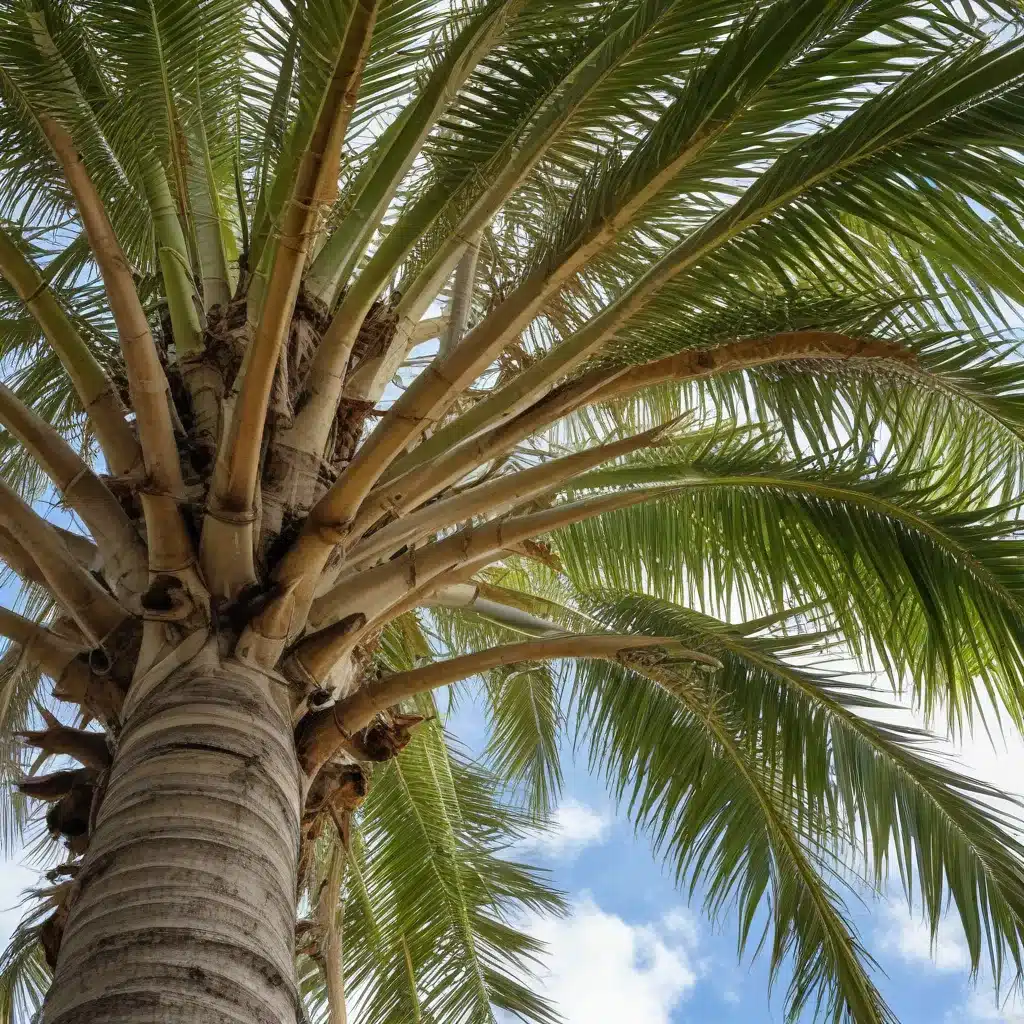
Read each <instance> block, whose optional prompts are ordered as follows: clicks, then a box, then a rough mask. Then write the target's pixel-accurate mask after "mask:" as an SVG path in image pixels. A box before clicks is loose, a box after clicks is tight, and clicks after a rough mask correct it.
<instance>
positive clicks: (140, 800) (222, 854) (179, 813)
mask: <svg viewBox="0 0 1024 1024" xmlns="http://www.w3.org/2000/svg"><path fill="white" fill-rule="evenodd" d="M151 674H152V673H151ZM277 688H278V684H277V683H275V682H274V681H273V680H272V679H270V678H268V677H266V676H264V675H261V674H260V673H258V672H256V671H254V670H252V669H250V668H247V667H244V666H241V665H239V664H237V663H235V662H231V661H225V662H223V663H222V662H221V661H220V659H219V657H218V655H217V653H216V647H215V645H213V644H208V645H207V646H206V648H205V649H204V650H203V651H202V652H200V654H199V655H197V656H196V657H195V658H193V659H192V660H191V661H190V662H188V663H187V664H185V665H184V666H182V667H180V668H178V669H177V670H175V671H174V672H173V673H172V674H171V675H170V676H169V677H168V678H167V679H165V680H164V681H163V682H160V683H158V684H156V685H147V680H146V679H145V678H144V679H143V680H141V681H140V682H139V683H137V684H136V685H135V687H133V692H131V693H129V696H128V699H127V702H126V706H125V722H124V728H123V730H122V732H121V735H120V739H119V742H118V747H117V751H116V754H115V757H114V761H113V765H112V767H111V769H110V778H109V783H108V785H107V787H106V793H105V795H104V797H103V800H102V804H101V805H100V807H99V811H98V813H97V816H96V822H95V831H94V832H93V834H92V837H91V842H90V846H89V851H88V854H87V857H86V860H85V863H84V866H83V869H82V871H81V873H80V875H79V877H78V886H77V888H78V892H77V893H76V894H75V896H74V902H73V903H72V906H71V910H70V916H69V918H68V923H67V927H66V929H65V933H64V937H63V941H62V943H61V947H60V954H59V958H58V961H57V968H56V972H55V977H54V982H53V987H52V989H51V991H50V994H49V996H48V997H47V1001H46V1007H45V1010H44V1014H43V1022H44V1024H58V1022H60V1024H65V1022H66V1024H71V1022H74V1024H93V1022H100V1021H102V1022H103V1024H142V1022H147V1024H149V1022H154V1024H185V1022H188V1024H195V1022H197V1021H201V1022H202V1024H228V1022H230V1024H295V1021H296V1019H297V1017H298V1016H299V1013H300V1011H299V997H298V989H297V985H296V978H295V971H294V954H293V948H294V932H295V884H296V862H297V857H298V842H299V813H300V793H301V786H300V773H299V766H298V761H297V758H296V755H295V748H294V743H293V740H292V730H291V726H290V723H289V719H288V716H287V714H286V713H285V712H284V711H283V710H282V709H281V707H280V706H279V705H278V703H277V698H276V695H275V690H276V689H277Z"/></svg>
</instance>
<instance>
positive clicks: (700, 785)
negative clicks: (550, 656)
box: [575, 663, 895, 1024]
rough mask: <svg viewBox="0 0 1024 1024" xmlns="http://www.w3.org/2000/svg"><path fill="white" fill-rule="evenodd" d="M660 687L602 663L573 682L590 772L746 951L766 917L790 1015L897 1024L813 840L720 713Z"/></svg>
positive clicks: (678, 682) (683, 683) (698, 694)
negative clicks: (732, 923)
mask: <svg viewBox="0 0 1024 1024" xmlns="http://www.w3.org/2000/svg"><path fill="white" fill-rule="evenodd" d="M657 679H658V682H657V683H655V682H653V681H652V680H651V679H649V678H648V677H647V675H646V673H645V672H644V670H643V668H639V669H638V670H637V671H631V670H630V669H628V668H624V667H622V666H619V665H611V664H606V665H596V664H590V663H588V664H587V665H586V666H585V667H583V668H582V669H581V671H580V672H579V673H578V675H577V683H576V692H575V701H576V703H577V707H578V714H579V729H580V734H581V737H582V738H583V739H584V742H585V744H586V746H587V749H588V751H589V757H590V763H591V767H592V769H593V770H594V771H596V772H598V773H599V774H601V775H602V776H603V777H605V778H606V779H607V780H608V783H609V785H610V786H611V788H612V790H613V792H614V793H615V795H616V796H617V797H618V799H620V800H621V801H623V802H624V804H625V805H626V807H627V808H628V811H629V814H630V817H631V818H632V819H633V821H634V822H635V823H636V825H637V827H638V828H640V829H642V830H643V831H644V832H647V833H648V834H649V835H650V836H651V839H652V842H653V843H654V846H655V848H656V849H657V850H658V851H659V852H660V853H662V854H663V855H664V856H665V857H666V858H668V860H669V862H670V863H671V865H672V867H673V868H674V869H675V871H676V874H677V877H678V878H679V881H680V882H684V881H686V880H688V881H689V882H690V885H691V889H692V888H693V887H695V886H696V885H698V884H701V885H702V886H703V888H704V890H705V892H706V900H707V904H708V907H709V909H710V910H712V911H713V912H714V911H719V912H720V911H721V909H722V908H723V907H724V906H726V905H729V904H733V905H735V906H736V910H737V913H738V916H739V922H740V927H739V931H740V939H741V943H742V944H743V945H746V942H747V940H748V937H749V933H750V930H751V927H752V924H753V921H754V919H755V916H756V915H757V913H758V910H759V909H760V908H762V907H764V906H767V907H768V908H769V925H768V926H767V927H768V928H770V930H771V938H770V943H769V945H768V949H769V950H770V953H769V956H770V962H771V965H772V974H773V976H774V975H775V974H777V973H778V972H779V970H780V969H781V968H782V966H783V964H784V963H786V964H787V966H790V967H791V969H792V980H791V982H790V985H789V989H788V992H787V1013H788V1017H789V1019H791V1020H796V1019H797V1018H798V1017H799V1015H800V1012H801V1011H802V1010H803V1009H804V1008H805V1007H806V1008H808V1009H809V1010H812V1011H816V1012H817V1013H819V1014H821V1015H822V1016H823V1017H826V1018H827V1019H831V1020H835V1021H857V1022H861V1021H873V1022H887V1024H888V1022H893V1021H895V1017H893V1015H892V1013H891V1011H890V1010H889V1009H888V1007H887V1006H886V1004H885V1002H884V1001H883V1000H882V998H881V996H880V995H879V993H878V991H877V989H876V988H875V986H874V983H873V982H872V980H871V978H870V974H869V972H870V970H871V968H872V966H873V962H872V960H871V959H870V957H869V956H868V955H867V953H866V952H865V950H864V949H863V947H862V945H861V943H860V940H859V939H858V938H857V936H856V935H855V934H854V933H853V932H852V931H851V929H850V928H849V926H848V925H847V924H846V923H845V919H846V916H847V912H846V908H845V906H844V904H843V902H842V900H841V898H840V896H839V893H838V892H837V890H836V888H835V887H834V884H833V881H832V877H833V875H834V872H833V870H832V867H831V864H830V863H829V860H830V859H829V857H828V851H827V849H823V848H822V841H821V837H820V836H819V835H818V834H817V832H816V831H815V830H814V829H813V828H811V827H809V826H808V823H806V822H805V821H802V820H801V816H800V815H799V814H797V813H796V811H795V809H794V808H793V805H792V802H791V801H790V799H789V797H788V794H786V793H785V792H783V791H782V789H781V787H780V786H779V785H778V783H777V781H776V780H775V779H773V778H772V775H771V773H770V772H769V771H766V770H765V769H764V767H763V766H762V765H761V764H760V763H759V762H758V760H757V758H756V756H752V753H751V751H750V750H749V749H748V747H747V746H746V744H745V743H744V736H743V732H742V725H741V723H739V722H733V721H732V720H731V719H730V718H729V715H728V712H727V709H725V708H721V707H719V704H718V702H717V701H716V700H715V699H714V698H713V697H709V695H708V694H707V693H706V692H704V688H703V687H701V686H700V685H699V684H697V683H696V682H695V681H693V680H689V679H687V678H686V677H685V676H684V677H682V678H678V679H677V678H674V677H673V676H671V675H666V673H664V672H659V673H658V675H657ZM767 938H768V936H767V935H766V936H765V939H767ZM762 941H764V940H762Z"/></svg>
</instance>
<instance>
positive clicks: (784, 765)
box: [587, 594, 1024, 978]
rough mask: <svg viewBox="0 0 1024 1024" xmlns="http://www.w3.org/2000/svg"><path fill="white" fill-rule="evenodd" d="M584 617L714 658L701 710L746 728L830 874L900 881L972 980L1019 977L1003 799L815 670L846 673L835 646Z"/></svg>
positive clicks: (1009, 830) (885, 705) (1017, 897)
mask: <svg viewBox="0 0 1024 1024" xmlns="http://www.w3.org/2000/svg"><path fill="white" fill-rule="evenodd" d="M587 604H588V607H590V609H591V610H592V611H594V612H595V613H596V614H597V615H598V616H599V617H600V618H601V619H602V621H604V622H605V623H607V624H608V626H609V627H610V628H613V629H630V630H635V631H637V632H646V631H659V630H660V631H664V635H669V636H677V637H679V639H680V640H681V641H682V642H684V643H686V644H687V645H691V646H697V647H698V649H703V650H704V651H706V652H708V653H712V654H714V656H715V657H717V658H719V660H721V661H722V663H723V665H724V669H723V670H722V671H721V672H720V673H718V674H716V676H715V677H714V679H713V681H710V682H709V684H708V685H709V687H710V693H709V699H713V700H715V701H717V702H718V706H719V707H720V708H722V709H723V712H725V713H727V714H728V715H729V716H731V719H730V720H732V721H734V722H737V723H742V733H741V742H742V743H743V745H744V746H745V747H746V748H747V749H748V750H749V751H750V753H751V756H753V757H756V758H757V761H758V763H759V765H760V766H761V767H762V769H763V770H764V771H766V772H767V773H768V775H769V777H770V778H771V779H772V780H773V782H774V783H775V784H776V785H777V786H778V787H779V789H780V791H781V792H782V793H784V794H786V799H787V800H788V801H791V802H792V804H793V806H794V808H795V812H796V813H797V815H798V816H799V817H800V819H801V820H802V821H805V822H806V823H807V827H808V828H814V829H815V830H816V831H817V832H818V834H819V836H820V841H821V843H822V846H823V848H824V847H828V846H829V845H831V847H832V853H833V855H834V856H835V858H836V861H837V863H842V862H844V861H845V862H846V863H850V864H851V865H852V866H853V867H854V870H855V871H856V874H855V875H853V876H852V877H855V878H856V877H863V876H862V874H861V872H863V873H865V874H866V875H867V876H868V877H870V878H871V879H872V880H873V884H874V885H875V886H876V887H878V888H879V889H880V890H883V889H884V887H885V884H886V882H887V881H888V880H889V879H890V878H891V877H893V876H894V875H896V874H897V873H898V875H899V878H900V880H901V883H902V885H903V887H904V890H905V893H906V896H907V898H908V900H916V899H918V898H920V899H921V900H922V903H923V907H924V911H925V915H926V918H927V920H928V921H929V923H930V926H931V929H932V933H933V934H934V933H935V930H936V929H937V927H938V924H939V921H940V919H941V917H942V915H943V914H944V912H945V910H946V908H947V907H948V906H949V905H950V904H952V905H953V906H954V907H955V908H956V911H957V913H958V915H959V917H960V920H961V922H962V924H963V927H964V933H965V935H966V937H967V943H968V947H969V949H970V953H971V961H972V964H973V966H974V968H975V970H976V969H977V968H978V966H979V963H980V961H981V959H982V957H983V956H984V955H985V954H986V953H987V957H988V960H989V962H990V965H991V968H992V970H993V973H994V975H995V977H997V978H998V977H1000V976H1001V975H1002V974H1003V972H1004V970H1005V969H1006V968H1009V969H1010V971H1011V972H1016V971H1017V970H1019V965H1020V957H1021V941H1022V939H1024V889H1022V887H1021V884H1020V874H1019V871H1018V870H1017V868H1016V866H1015V865H1016V863H1017V861H1018V859H1019V857H1020V856H1021V853H1022V847H1021V845H1020V842H1019V839H1018V838H1017V836H1016V829H1015V821H1016V815H1015V813H1013V812H1014V810H1015V809H1014V808H1013V807H1012V806H1011V805H1010V804H1009V803H1007V801H1008V800H1009V799H1010V798H1008V797H1006V796H1005V794H1003V793H1001V792H1000V791H999V790H998V789H996V788H994V787H993V786H991V785H989V784H987V783H984V782H980V781H978V780H976V779H972V778H968V777H967V776H965V775H962V774H960V773H958V772H956V771H955V770H954V769H953V767H952V766H951V765H950V764H949V763H948V760H945V759H943V758H941V757H940V756H939V754H938V753H937V751H936V750H935V748H934V745H933V742H932V737H930V736H929V734H928V733H926V732H924V731H922V730H921V729H919V728H916V727H911V726H907V725H902V726H901V725H898V724H893V723H894V721H896V720H898V719H896V718H895V716H894V714H893V712H894V710H895V708H894V706H893V705H892V704H891V703H890V702H888V701H886V700H885V699H884V698H885V693H884V691H880V690H878V689H872V688H869V687H867V686H866V685H865V684H864V683H863V682H861V683H858V682H857V681H855V680H852V679H850V678H849V677H847V676H845V675H844V674H843V673H842V672H841V671H840V670H839V669H838V667H837V668H835V669H829V668H823V667H820V666H822V665H827V664H828V662H829V660H835V661H837V662H838V661H839V660H840V659H841V656H842V648H841V646H838V645H837V643H836V639H837V638H836V637H835V636H834V635H833V636H829V635H827V634H825V635H823V634H816V633H814V632H813V631H808V630H807V629H806V627H805V628H803V629H801V628H799V626H797V625H796V620H790V622H789V624H788V627H787V628H786V629H784V630H783V629H780V626H784V625H786V624H785V623H784V622H783V621H782V617H781V616H780V617H777V618H776V622H775V624H774V626H773V627H772V628H771V630H770V631H769V632H765V629H764V623H761V622H755V623H751V624H747V625H743V624H741V625H738V626H729V625H726V624H725V623H722V622H719V621H717V620H713V619H709V618H708V617H706V616H703V615H700V614H698V613H695V612H693V611H690V610H688V609H685V608H683V607H680V606H678V605H675V604H673V603H671V602H666V601H659V600H657V599H654V598H649V597H646V596H644V595H639V594H624V595H607V596H600V597H592V598H591V599H590V600H589V601H588V602H587ZM794 627H795V628H794ZM659 635H661V634H660V633H659ZM1000 807H1002V808H1004V810H1000V809H999V808H1000ZM858 862H859V865H860V866H859V867H858Z"/></svg>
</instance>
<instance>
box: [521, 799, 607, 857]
mask: <svg viewBox="0 0 1024 1024" xmlns="http://www.w3.org/2000/svg"><path fill="white" fill-rule="evenodd" d="M611 824H612V817H611V815H610V814H608V813H607V812H605V811H599V810H596V809H595V808H593V807H588V806H587V805H586V804H581V803H580V802H579V801H577V800H566V801H565V802H564V803H562V805H561V806H560V807H559V808H558V809H557V810H556V811H555V812H554V814H552V816H551V828H550V830H549V831H547V832H538V833H537V835H535V836H531V837H530V838H529V839H527V840H526V841H525V842H524V843H522V844H520V848H521V849H523V850H527V851H530V852H536V853H539V854H541V855H543V856H545V857H551V858H556V857H569V856H575V855H576V854H577V853H579V852H580V850H582V849H583V848H584V847H586V846H594V845H596V844H599V843H603V842H604V840H605V839H606V838H607V835H608V830H609V829H610V828H611Z"/></svg>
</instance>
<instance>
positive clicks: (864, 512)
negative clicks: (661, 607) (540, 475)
mask: <svg viewBox="0 0 1024 1024" xmlns="http://www.w3.org/2000/svg"><path fill="white" fill-rule="evenodd" d="M726 441H727V443H726V444H725V445H724V446H723V447H722V448H720V449H718V450H717V451H716V450H714V449H713V448H709V449H705V450H704V451H703V452H697V453H696V454H697V457H696V458H695V459H694V460H693V461H692V462H691V461H690V460H689V459H687V458H685V457H684V458H683V459H682V460H681V461H679V462H675V461H673V460H672V457H671V455H669V454H668V452H669V451H670V450H662V451H659V452H654V453H652V454H651V455H648V456H644V455H639V456H636V457H634V458H633V459H631V460H630V461H629V463H628V464H624V465H623V466H621V467H618V468H612V469H608V470H601V471H597V472H596V473H594V474H591V475H590V477H589V481H588V480H587V478H584V480H582V481H581V483H583V482H589V483H590V485H591V486H601V487H608V486H615V485H618V486H624V485H628V486H632V485H635V484H638V483H651V482H659V483H666V484H668V483H671V484H672V485H674V487H675V488H678V490H673V491H672V492H671V495H670V496H667V497H666V498H665V499H663V500H662V501H659V502H651V503H647V504H644V505H637V506H634V507H632V508H629V509H623V510H620V511H618V512H615V513H611V514H609V515H606V516H601V517H599V518H596V519H593V520H589V521H587V522H583V523H579V524H576V525H575V526H572V527H569V528H567V529H566V530H564V531H560V532H559V534H558V539H557V545H558V551H559V554H560V555H561V557H562V558H563V559H564V560H565V564H566V567H567V570H568V571H569V572H570V574H571V575H572V576H573V578H574V579H576V580H578V581H580V584H581V585H586V586H588V587H598V586H610V587H613V588H629V589H637V590H640V589H647V590H648V591H649V592H650V593H652V594H658V595H662V596H665V597H676V596H683V595H686V596H687V597H688V598H689V599H692V600H698V601H700V603H701V605H702V606H704V607H708V608H723V607H726V606H727V605H728V603H729V602H730V601H737V602H739V604H740V607H743V608H752V609H757V611H756V612H755V614H760V613H761V612H764V611H770V610H772V609H776V610H777V609H779V608H783V607H786V606H787V605H788V603H790V602H792V601H797V602H803V601H805V600H808V601H812V602H814V603H819V604H822V605H823V606H825V607H826V608H827V609H828V610H829V613H830V614H831V615H833V616H835V621H837V622H838V623H839V624H841V627H842V629H843V632H844V636H845V637H846V639H847V641H848V642H849V644H850V645H851V647H852V649H853V650H854V651H855V652H856V653H857V655H858V656H859V657H861V658H863V659H864V661H865V663H866V664H875V665H880V666H882V667H883V668H885V669H886V670H887V671H888V672H889V673H890V678H891V679H892V680H893V685H894V686H897V687H903V686H907V687H909V689H910V692H913V693H914V694H915V696H917V697H918V698H919V699H920V700H922V701H923V703H924V706H925V708H926V709H927V710H929V711H931V710H933V709H934V708H936V707H937V706H939V705H940V704H943V703H944V704H945V706H946V708H947V709H948V713H949V715H950V722H951V724H953V725H955V724H957V723H959V722H961V721H962V720H963V718H964V716H966V717H967V718H969V717H970V715H971V714H972V709H974V708H975V706H976V705H977V704H978V701H979V699H980V697H981V695H982V694H986V695H988V696H995V695H996V694H998V695H999V697H1000V698H1001V699H1002V700H1004V701H1005V702H1006V704H1007V707H1008V708H1009V709H1010V714H1011V715H1013V714H1015V712H1014V711H1013V709H1014V708H1015V707H1017V706H1018V701H1019V692H1020V691H1019V688H1020V686H1021V682H1022V676H1021V667H1022V657H1021V656H1022V647H1021V642H1022V639H1024V637H1022V634H1021V626H1022V620H1021V610H1022V607H1024V606H1022V605H1021V597H1022V593H1024V592H1022V591H1021V589H1020V587H1021V575H1020V569H1021V565H1022V564H1024V563H1022V561H1021V557H1022V554H1024V549H1021V548H1020V542H1019V541H1018V540H1017V538H1016V533H1017V530H1018V526H1017V516H1016V511H1015V509H1014V508H1006V507H1005V506H1002V505H1000V504H998V503H995V504H994V503H992V502H991V500H990V499H991V492H990V490H988V489H986V488H991V487H993V486H994V487H998V484H988V483H986V482H985V481H981V482H979V483H978V484H976V485H966V486H964V487H963V489H961V484H962V481H958V480H957V472H958V468H959V467H960V466H961V465H962V463H961V462H959V461H958V453H957V452H946V453H945V454H946V455H948V456H949V462H948V463H943V464H941V465H940V466H938V467H936V466H934V465H931V466H929V465H915V464H914V463H913V460H912V459H900V458H899V457H898V456H891V458H892V461H888V459H889V456H886V455H885V453H882V455H883V457H882V458H881V459H880V460H879V461H877V462H876V461H875V453H874V452H872V451H871V450H870V449H867V450H865V451H863V452H862V453H860V454H859V455H858V454H857V453H853V454H852V456H851V454H850V453H849V452H847V453H843V452H839V453H837V454H836V455H835V456H834V457H833V458H831V459H828V458H826V459H825V461H824V463H823V464H822V463H821V462H819V461H818V460H817V459H799V458H798V459H796V460H791V459H783V460H781V461H779V462H777V463H776V466H777V471H775V472H772V471H769V470H768V467H769V466H770V465H771V464H772V462H773V461H774V460H773V458H772V456H771V455H770V454H769V453H768V451H767V450H765V449H761V450H758V449H757V448H755V447H752V446H751V445H750V444H749V443H746V444H744V445H742V446H737V445H736V444H735V443H732V444H730V443H728V438H726ZM684 451H685V449H684ZM666 456H667V457H666ZM851 457H852V459H853V461H852V462H848V461H846V459H847V458H851ZM967 457H969V456H967ZM887 462H888V464H887ZM755 466H756V468H755ZM947 485H948V486H947ZM627 537H628V538H629V540H628V542H627V541H626V539H625V538H627ZM780 569H781V571H780ZM584 581H585V583H584Z"/></svg>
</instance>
